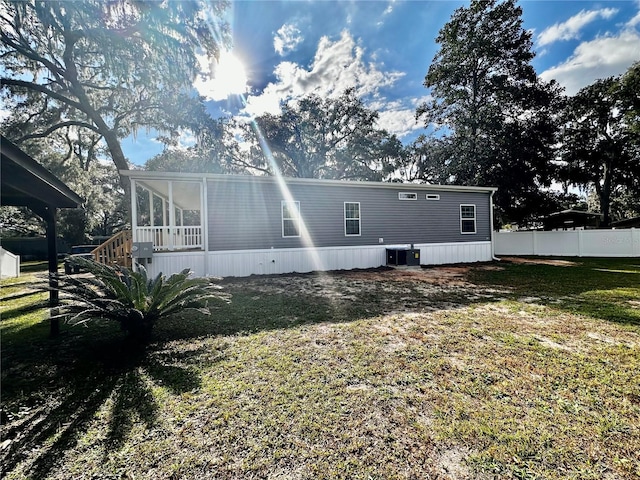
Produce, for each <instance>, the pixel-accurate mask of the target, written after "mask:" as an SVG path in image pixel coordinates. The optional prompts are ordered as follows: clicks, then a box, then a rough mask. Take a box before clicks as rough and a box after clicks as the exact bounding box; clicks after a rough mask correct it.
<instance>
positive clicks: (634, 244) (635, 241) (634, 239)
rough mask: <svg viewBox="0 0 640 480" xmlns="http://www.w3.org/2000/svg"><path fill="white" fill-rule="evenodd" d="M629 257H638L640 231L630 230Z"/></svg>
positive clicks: (639, 251) (639, 254) (639, 255)
mask: <svg viewBox="0 0 640 480" xmlns="http://www.w3.org/2000/svg"><path fill="white" fill-rule="evenodd" d="M631 255H632V256H634V257H640V230H638V229H637V228H632V229H631Z"/></svg>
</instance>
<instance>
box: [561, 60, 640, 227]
mask: <svg viewBox="0 0 640 480" xmlns="http://www.w3.org/2000/svg"><path fill="white" fill-rule="evenodd" d="M639 85H640V63H636V64H635V65H633V66H632V67H631V68H630V69H629V70H628V71H627V72H626V73H625V74H624V75H621V76H618V77H609V78H606V79H601V80H597V81H596V82H594V83H593V84H591V85H589V86H587V87H585V88H583V89H581V90H580V91H579V92H578V93H577V94H576V95H574V96H573V97H571V98H570V99H569V100H568V102H567V106H566V109H565V124H564V129H563V131H562V135H561V142H562V150H561V153H562V156H561V158H562V160H563V165H562V168H561V172H560V175H561V178H562V179H564V180H565V181H568V182H570V183H573V184H576V185H580V186H583V187H591V188H593V189H594V190H595V192H596V194H597V196H598V200H599V203H600V211H601V212H602V214H603V216H604V220H603V222H602V225H603V226H609V224H610V222H611V214H612V211H611V203H612V199H614V198H618V197H622V198H624V195H629V194H631V195H632V196H633V195H636V196H638V195H640V136H639V135H638V133H639V132H640V127H639V126H640V101H639V99H640V93H638V92H639V91H638V90H637V89H636V88H635V87H638V86H639ZM616 203H619V202H616ZM616 210H617V211H624V208H621V206H620V205H616Z"/></svg>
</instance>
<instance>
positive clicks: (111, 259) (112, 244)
mask: <svg viewBox="0 0 640 480" xmlns="http://www.w3.org/2000/svg"><path fill="white" fill-rule="evenodd" d="M131 245H132V243H131V230H123V231H122V232H119V233H116V234H115V235H114V236H113V237H111V238H110V239H109V240H107V241H106V242H104V243H102V244H101V245H99V246H98V247H97V248H94V249H93V250H92V251H91V253H92V255H93V259H94V260H95V261H96V262H100V263H104V264H105V265H120V266H122V267H127V268H131Z"/></svg>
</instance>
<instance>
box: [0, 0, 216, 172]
mask: <svg viewBox="0 0 640 480" xmlns="http://www.w3.org/2000/svg"><path fill="white" fill-rule="evenodd" d="M224 8H226V3H225V2H214V3H206V4H205V3H204V2H201V1H196V0H193V1H186V0H185V1H180V2H173V1H168V2H148V1H134V0H112V1H109V2H104V1H101V0H83V1H78V2H69V1H38V0H30V1H18V0H15V1H9V0H4V1H3V4H2V10H1V11H0V12H1V13H0V41H1V42H2V44H1V47H0V56H1V58H2V74H3V77H2V86H3V89H6V90H5V95H8V96H10V98H11V99H13V100H14V105H13V107H14V110H15V113H16V115H18V116H20V117H21V118H22V119H23V121H24V124H25V125H26V124H30V125H32V126H35V131H33V132H29V133H24V134H22V135H19V136H12V137H11V138H12V139H13V140H14V141H16V142H18V143H19V142H21V141H23V140H26V139H29V138H38V137H47V136H49V135H51V134H52V133H54V132H56V131H58V130H60V129H65V128H67V127H73V128H75V129H78V130H83V131H88V132H92V133H94V134H96V135H98V136H99V138H100V139H101V140H104V142H105V143H106V145H107V151H108V153H109V155H110V157H111V159H112V160H113V162H114V164H115V166H116V167H117V168H118V169H119V170H126V169H128V163H127V160H126V158H125V155H124V153H123V151H122V148H121V145H120V139H122V138H125V137H127V136H129V135H131V134H132V133H135V132H136V131H137V129H138V128H141V127H144V128H154V129H157V130H160V131H165V130H168V129H170V128H171V127H175V126H179V125H182V126H185V125H186V126H193V125H194V122H197V121H198V120H199V119H201V118H202V117H203V116H205V112H204V107H203V106H202V104H201V102H200V101H199V99H198V98H197V97H195V96H194V95H193V94H192V83H193V80H194V79H195V77H196V75H198V73H199V68H198V61H197V58H196V53H197V52H201V53H202V54H205V55H208V56H211V57H213V56H217V55H218V52H219V47H220V44H219V41H220V39H222V41H225V39H226V37H227V27H226V25H225V24H223V23H221V22H220V21H219V20H218V18H219V16H220V14H221V12H222V11H223V9H224Z"/></svg>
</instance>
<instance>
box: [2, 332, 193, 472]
mask: <svg viewBox="0 0 640 480" xmlns="http://www.w3.org/2000/svg"><path fill="white" fill-rule="evenodd" d="M45 330H46V329H45V328H43V326H42V323H40V324H38V325H34V326H32V327H28V328H25V329H23V330H21V331H20V335H19V337H17V338H15V339H11V338H10V337H11V334H10V333H9V334H8V335H3V349H2V387H3V391H2V412H1V413H2V425H3V427H2V429H3V432H2V439H3V442H4V443H3V449H2V452H1V454H0V467H1V469H2V471H3V472H4V473H5V474H8V473H10V472H11V471H12V470H14V469H15V468H16V467H18V466H20V471H23V472H24V473H25V474H26V475H27V477H28V478H45V477H46V476H47V475H48V474H49V473H50V472H51V471H52V470H53V469H54V468H55V467H56V465H57V464H58V462H59V461H60V460H61V459H62V458H63V456H64V453H65V451H67V450H69V449H72V448H73V447H74V446H75V445H76V443H77V442H78V440H79V438H80V437H81V436H82V435H83V434H84V433H85V432H86V431H87V429H88V426H89V424H90V422H91V421H92V420H93V419H94V418H95V415H96V413H97V412H98V411H100V410H101V409H103V408H105V405H107V406H108V415H109V417H108V418H109V422H108V431H107V432H106V434H105V439H104V448H105V454H108V452H110V451H114V450H118V449H120V448H121V447H122V446H123V444H124V442H125V441H126V439H127V436H128V434H129V432H130V431H131V429H132V428H133V427H134V425H136V424H137V423H139V422H142V423H143V424H144V425H145V426H146V428H152V427H153V425H154V424H155V423H156V417H157V414H158V405H157V404H156V402H155V400H154V395H153V392H152V388H153V386H154V385H162V386H164V387H166V388H167V389H168V390H169V391H171V392H173V393H176V394H179V393H181V392H185V391H189V390H193V389H194V388H199V386H200V378H199V377H198V375H197V374H196V373H195V371H194V370H193V369H191V368H189V367H184V366H182V365H181V364H179V363H176V362H175V361H174V359H172V358H171V357H170V356H167V355H163V354H162V352H160V353H158V352H156V349H157V348H158V347H157V346H156V345H153V344H152V345H149V346H147V347H146V348H144V347H140V346H138V345H133V344H132V343H131V340H130V339H128V338H127V337H125V336H124V335H123V334H122V333H121V332H120V331H119V328H118V327H117V326H115V327H114V326H110V325H107V326H105V325H101V326H100V325H98V326H91V327H89V328H79V327H75V328H73V327H68V328H65V329H64V330H63V332H62V334H61V335H60V336H59V337H58V338H56V339H48V338H46V337H43V335H42V333H43V331H45ZM7 336H8V337H9V339H8V340H9V341H8V342H5V340H7V338H6V337H7ZM36 338H40V340H38V341H34V339H36ZM107 402H108V403H107ZM34 452H35V453H34ZM23 462H24V463H23ZM21 463H22V465H20V464H21Z"/></svg>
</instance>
